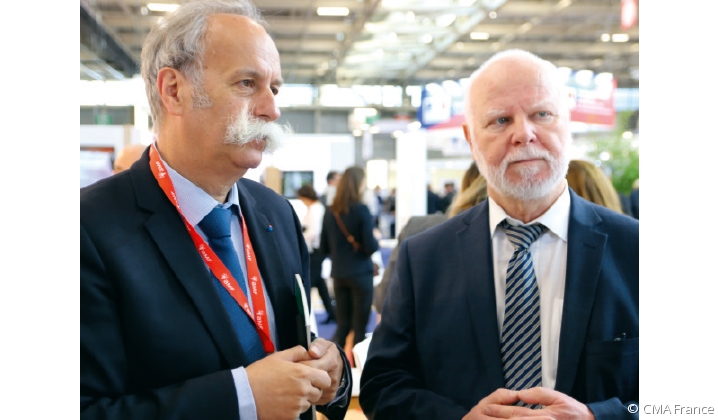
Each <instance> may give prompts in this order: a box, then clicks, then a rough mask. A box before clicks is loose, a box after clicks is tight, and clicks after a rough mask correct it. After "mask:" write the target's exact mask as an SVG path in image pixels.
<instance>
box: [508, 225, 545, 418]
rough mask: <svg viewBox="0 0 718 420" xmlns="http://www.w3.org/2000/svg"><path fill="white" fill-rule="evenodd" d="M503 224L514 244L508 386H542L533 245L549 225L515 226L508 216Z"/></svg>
mask: <svg viewBox="0 0 718 420" xmlns="http://www.w3.org/2000/svg"><path fill="white" fill-rule="evenodd" d="M501 227H502V228H503V229H504V231H505V232H506V236H507V237H508V239H509V241H511V244H512V245H513V246H514V253H513V255H512V256H511V260H509V268H508V271H507V273H506V309H505V312H504V325H503V329H502V333H501V362H502V364H503V369H504V379H505V382H506V388H508V389H511V390H521V389H527V388H533V387H536V386H541V319H540V316H539V308H540V304H539V290H538V283H537V282H536V274H535V273H534V268H533V263H532V261H531V251H530V249H529V248H530V247H531V244H532V243H533V242H534V241H535V240H536V239H537V238H538V237H539V236H540V235H541V234H542V233H543V231H544V230H545V229H546V228H545V226H543V225H541V224H533V225H528V226H511V225H510V224H509V223H508V222H507V221H506V220H504V221H503V222H501ZM517 405H525V404H523V403H522V402H519V403H518V404H517Z"/></svg>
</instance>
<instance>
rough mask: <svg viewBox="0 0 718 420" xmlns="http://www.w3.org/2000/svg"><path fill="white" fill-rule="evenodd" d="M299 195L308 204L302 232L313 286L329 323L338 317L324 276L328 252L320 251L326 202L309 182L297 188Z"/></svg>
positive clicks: (325, 321) (326, 321) (325, 322)
mask: <svg viewBox="0 0 718 420" xmlns="http://www.w3.org/2000/svg"><path fill="white" fill-rule="evenodd" d="M297 197H298V198H299V200H300V201H301V202H302V203H304V205H305V206H307V213H306V214H305V215H304V218H303V219H302V232H303V233H304V241H305V242H306V243H307V249H308V250H309V279H310V281H311V285H312V287H316V288H317V292H319V296H320V297H321V298H322V304H323V305H324V309H325V310H326V311H327V319H325V320H324V322H323V323H324V324H328V323H330V322H332V321H334V320H335V319H336V315H335V313H334V305H333V304H332V298H331V296H329V289H328V288H327V282H326V281H325V280H324V277H322V263H323V262H324V259H325V258H326V254H323V253H322V252H321V251H319V242H320V240H321V233H322V223H323V221H324V213H325V211H324V204H322V203H321V202H320V201H319V197H317V192H316V191H314V187H312V186H311V185H309V184H304V185H302V186H301V187H300V188H299V189H298V190H297Z"/></svg>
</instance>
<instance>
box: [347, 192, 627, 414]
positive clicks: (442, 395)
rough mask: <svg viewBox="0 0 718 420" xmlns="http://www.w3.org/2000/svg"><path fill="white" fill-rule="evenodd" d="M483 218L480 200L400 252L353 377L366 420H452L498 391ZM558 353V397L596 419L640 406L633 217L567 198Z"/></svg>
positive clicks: (496, 333)
mask: <svg viewBox="0 0 718 420" xmlns="http://www.w3.org/2000/svg"><path fill="white" fill-rule="evenodd" d="M488 221H489V218H488V201H484V202H482V203H480V204H478V205H477V206H475V207H474V208H472V209H470V210H468V211H466V212H465V213H462V214H460V215H458V216H456V217H453V218H451V219H449V220H448V221H447V222H445V223H443V224H441V225H439V226H437V227H434V228H431V229H429V230H427V231H425V232H422V233H420V234H417V235H415V236H413V237H411V238H409V239H407V240H406V241H405V242H404V243H403V244H402V245H401V246H400V251H399V258H398V262H397V274H398V277H395V278H394V279H392V281H391V284H390V286H389V292H388V295H387V298H386V302H385V304H384V308H383V312H382V321H381V322H380V323H379V325H378V327H377V329H376V330H375V331H374V334H373V336H372V341H371V344H370V346H369V354H368V360H367V362H366V365H365V367H364V369H363V371H362V376H361V392H360V397H359V400H360V403H361V406H362V408H363V410H364V411H365V413H367V414H368V415H369V417H370V418H372V415H373V418H374V419H396V418H401V419H460V418H461V417H463V416H464V415H465V414H467V413H468V412H469V410H470V409H471V408H472V407H474V406H475V405H476V404H478V403H479V401H480V400H481V399H482V398H484V397H486V396H487V395H489V394H490V393H492V392H493V391H495V390H496V389H498V388H503V387H504V386H505V385H504V377H503V372H502V367H501V355H500V348H499V331H498V322H497V319H496V295H495V292H494V275H493V263H492V256H491V255H492V251H491V238H490V237H489V222H488ZM624 334H625V336H624ZM617 338H618V339H619V340H618V341H616V339H617ZM558 357H559V358H558V372H557V378H556V387H555V389H556V390H557V391H560V392H562V393H564V394H568V395H570V396H571V397H573V398H575V399H577V400H578V401H580V402H583V403H586V404H588V406H589V408H590V409H591V410H592V411H593V413H594V415H595V416H596V418H597V419H601V418H612V419H615V418H624V417H627V418H630V416H631V415H630V414H629V413H628V411H627V409H626V405H627V404H628V403H629V401H633V402H637V400H638V221H636V220H635V219H633V218H630V217H627V216H624V215H619V214H617V213H615V212H613V211H610V210H608V209H606V208H603V207H599V206H597V205H594V204H592V203H589V202H587V201H586V200H584V199H582V198H580V197H578V196H577V195H576V194H574V193H573V191H571V212H570V222H569V228H568V255H567V266H566V288H565V296H564V304H563V316H562V321H561V337H560V341H559V356H558ZM636 417H637V415H636Z"/></svg>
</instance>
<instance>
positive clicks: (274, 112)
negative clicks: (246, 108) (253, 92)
mask: <svg viewBox="0 0 718 420" xmlns="http://www.w3.org/2000/svg"><path fill="white" fill-rule="evenodd" d="M281 115H282V113H281V112H280V111H279V107H278V106H277V101H276V100H275V97H274V92H272V90H271V89H270V88H267V89H263V90H262V91H261V92H260V93H258V95H257V98H256V100H255V102H254V116H255V117H257V118H261V119H262V120H264V121H267V122H272V121H276V120H278V119H279V117H280V116H281Z"/></svg>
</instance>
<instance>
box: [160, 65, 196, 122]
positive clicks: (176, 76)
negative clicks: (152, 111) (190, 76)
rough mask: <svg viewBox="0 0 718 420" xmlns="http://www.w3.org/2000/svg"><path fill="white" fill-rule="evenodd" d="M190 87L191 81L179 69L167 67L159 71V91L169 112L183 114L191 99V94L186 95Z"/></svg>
mask: <svg viewBox="0 0 718 420" xmlns="http://www.w3.org/2000/svg"><path fill="white" fill-rule="evenodd" d="M188 89H189V83H188V81H187V79H185V77H184V75H183V74H182V72H180V71H179V70H177V69H173V68H169V67H165V68H163V69H161V70H160V71H159V73H157V91H158V92H159V94H160V99H161V100H162V104H163V105H164V107H165V109H166V110H167V113H168V114H170V115H182V112H183V109H184V106H185V104H186V102H187V101H188V100H191V95H190V96H189V97H186V96H187V95H185V91H186V90H187V91H188Z"/></svg>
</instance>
